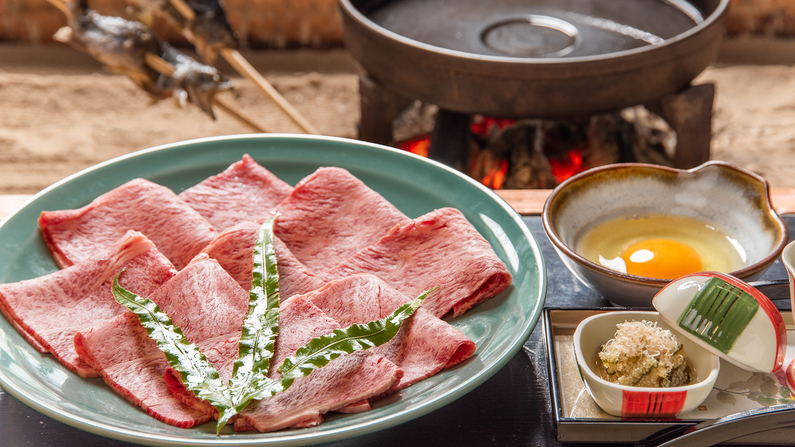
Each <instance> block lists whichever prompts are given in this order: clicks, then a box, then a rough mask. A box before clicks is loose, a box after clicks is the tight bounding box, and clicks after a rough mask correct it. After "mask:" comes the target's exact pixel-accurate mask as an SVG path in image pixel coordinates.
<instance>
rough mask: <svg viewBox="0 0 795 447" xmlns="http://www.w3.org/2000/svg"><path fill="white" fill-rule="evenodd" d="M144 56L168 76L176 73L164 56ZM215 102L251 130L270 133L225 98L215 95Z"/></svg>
mask: <svg viewBox="0 0 795 447" xmlns="http://www.w3.org/2000/svg"><path fill="white" fill-rule="evenodd" d="M144 58H145V60H146V65H148V66H150V67H152V69H153V70H155V71H156V72H158V73H160V74H162V75H164V76H168V77H171V76H173V75H174V71H175V70H176V69H175V68H174V66H173V65H171V64H170V63H169V62H168V61H166V60H165V59H163V58H162V57H160V56H158V55H156V54H153V53H146V54H145V55H144ZM213 103H214V104H215V105H216V106H218V108H219V109H221V110H223V111H224V112H226V113H227V114H228V115H229V116H231V117H232V118H234V119H235V120H237V121H238V122H239V123H241V124H243V125H244V126H247V127H248V128H250V129H251V130H253V131H255V132H261V133H268V131H267V130H265V128H263V127H262V126H260V125H259V124H257V123H255V122H254V121H252V120H251V119H250V118H248V117H247V116H245V115H244V114H243V113H241V112H240V111H239V110H237V109H235V107H234V106H233V105H232V104H230V103H228V102H226V101H225V100H224V99H222V98H219V97H217V96H215V97H213Z"/></svg>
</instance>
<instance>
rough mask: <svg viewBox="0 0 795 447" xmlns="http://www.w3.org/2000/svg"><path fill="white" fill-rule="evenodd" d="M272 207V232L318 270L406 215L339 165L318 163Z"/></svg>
mask: <svg viewBox="0 0 795 447" xmlns="http://www.w3.org/2000/svg"><path fill="white" fill-rule="evenodd" d="M274 212H277V213H279V218H278V219H277V220H276V226H275V229H274V233H275V235H276V236H277V237H278V238H279V239H281V240H282V241H283V242H284V243H285V244H286V245H287V247H288V248H289V249H290V251H291V252H292V253H293V255H295V257H296V259H298V260H299V261H300V262H302V263H303V264H304V265H306V266H307V267H309V268H310V269H311V270H312V271H314V272H316V273H318V274H323V272H325V271H327V270H328V269H330V268H332V267H334V266H335V265H337V264H338V263H340V262H342V261H343V260H345V259H347V258H348V257H350V256H351V255H353V254H354V253H356V252H357V251H359V250H361V249H363V248H365V247H367V246H368V245H370V244H373V243H375V242H377V241H378V240H379V239H381V237H383V236H384V235H385V234H386V233H387V232H388V231H389V230H390V229H392V227H394V226H395V225H399V224H405V223H407V222H409V220H410V219H409V218H408V217H407V216H406V215H405V214H403V213H401V212H400V210H398V209H397V208H396V207H395V206H394V205H392V204H391V203H389V202H388V201H387V200H386V199H385V198H384V197H382V196H381V195H380V194H378V193H377V192H375V191H373V190H372V189H370V188H369V187H368V186H367V185H365V184H364V183H363V182H362V181H361V180H359V179H357V178H356V177H354V176H353V175H351V173H350V172H348V171H346V170H345V169H342V168H320V169H318V170H317V171H315V173H313V174H312V175H310V176H308V177H306V178H304V179H303V180H301V181H300V182H298V184H297V185H296V186H295V189H294V190H293V192H292V193H291V194H290V196H289V197H287V198H286V199H285V200H284V201H283V202H282V203H280V204H279V205H278V206H277V207H276V208H275V209H274Z"/></svg>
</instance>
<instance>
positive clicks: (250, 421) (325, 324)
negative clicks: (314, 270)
mask: <svg viewBox="0 0 795 447" xmlns="http://www.w3.org/2000/svg"><path fill="white" fill-rule="evenodd" d="M339 327H340V324H339V323H337V322H336V321H334V320H333V319H331V318H329V317H328V316H327V315H326V314H324V313H323V312H322V311H321V310H320V309H318V308H317V307H316V306H315V305H313V304H312V303H311V302H310V301H309V300H307V299H306V298H305V297H303V296H295V297H293V298H290V299H288V300H286V301H284V302H282V305H281V307H280V310H279V336H278V338H277V340H276V351H275V352H274V357H273V359H271V365H273V366H272V368H271V371H270V373H271V374H270V376H271V377H276V376H277V375H278V374H279V373H278V371H277V369H278V367H279V366H280V365H281V364H282V363H283V362H284V359H286V358H287V357H289V356H291V355H293V354H294V353H295V351H296V350H298V348H300V347H301V346H303V345H305V344H306V343H307V342H308V341H309V340H311V339H312V338H315V337H319V336H321V335H325V334H328V333H330V332H331V331H333V330H334V329H336V328H339ZM402 375H403V372H402V371H401V370H400V368H398V367H397V366H396V365H395V364H394V363H392V362H390V361H389V360H387V359H385V358H383V357H382V356H380V355H377V354H373V353H371V352H370V351H359V352H354V353H353V354H348V355H342V356H340V357H337V358H336V359H334V360H332V361H331V362H329V364H328V365H326V366H324V367H322V368H320V369H316V370H314V371H312V372H311V373H310V374H309V375H308V376H306V377H301V378H298V379H295V381H294V382H293V384H292V385H291V386H290V388H288V389H287V390H285V391H283V392H281V393H277V394H276V395H275V396H273V397H271V398H268V399H263V400H261V401H257V402H252V403H250V404H249V405H248V407H246V409H244V410H243V411H242V412H241V413H240V414H239V416H238V419H237V421H236V422H235V428H236V429H237V430H244V429H248V428H250V427H254V428H256V429H257V430H259V431H262V432H269V431H274V430H279V429H282V428H286V427H309V426H314V425H317V424H320V423H321V422H323V414H325V413H327V412H329V411H333V410H336V409H340V408H344V407H347V406H348V405H350V404H353V403H356V402H360V401H362V400H365V399H368V398H371V397H374V396H378V395H380V394H382V393H383V392H385V391H386V390H388V389H389V388H390V387H391V386H392V385H393V384H394V383H395V381H397V380H399V379H400V377H401V376H402Z"/></svg>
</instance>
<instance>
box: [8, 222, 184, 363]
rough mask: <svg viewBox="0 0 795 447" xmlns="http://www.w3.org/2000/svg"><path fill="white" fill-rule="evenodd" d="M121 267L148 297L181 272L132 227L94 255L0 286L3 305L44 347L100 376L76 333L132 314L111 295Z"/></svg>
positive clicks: (127, 281) (128, 282)
mask: <svg viewBox="0 0 795 447" xmlns="http://www.w3.org/2000/svg"><path fill="white" fill-rule="evenodd" d="M121 269H124V275H123V278H121V279H120V284H121V285H122V286H123V287H125V288H127V289H128V290H131V291H133V292H135V293H138V294H142V295H148V294H149V293H151V292H153V291H154V290H155V289H157V288H158V287H160V286H161V285H162V284H163V283H165V282H166V281H167V280H168V279H169V278H171V277H172V276H174V275H175V274H176V270H175V269H174V266H173V265H171V263H170V262H169V261H168V260H167V259H166V258H165V257H164V256H163V255H162V254H160V253H159V252H158V251H157V250H156V249H155V246H154V244H153V243H152V242H151V241H149V240H148V239H146V238H145V237H144V236H143V235H142V234H140V233H137V232H132V231H131V232H129V233H127V234H126V235H124V236H123V237H122V238H121V239H120V240H119V241H117V242H116V244H115V246H113V247H112V248H111V249H110V250H108V251H103V252H102V253H101V254H99V253H98V254H97V256H96V257H95V258H94V259H91V260H84V261H81V262H79V263H77V264H74V265H72V266H71V267H68V268H65V269H63V270H59V271H57V272H54V273H51V274H49V275H46V276H42V277H39V278H35V279H30V280H25V281H21V282H18V283H12V284H2V285H0V309H2V311H3V313H4V314H5V315H6V317H7V318H8V319H9V321H11V322H12V323H13V324H14V325H15V326H16V327H17V329H19V330H20V332H21V333H22V335H24V336H25V337H26V338H28V340H30V341H31V343H33V345H34V346H36V347H37V348H39V350H40V351H42V352H50V353H52V354H53V355H55V357H56V358H58V360H60V361H61V363H63V364H64V365H65V366H66V367H67V368H69V369H71V370H72V371H74V372H76V373H78V374H80V375H81V376H83V377H96V375H97V373H96V371H95V370H94V369H93V368H92V367H91V366H89V365H88V364H86V363H85V362H84V361H82V360H81V359H79V358H78V356H77V353H76V352H75V348H74V342H73V339H74V335H75V333H76V332H78V331H80V330H83V329H87V328H89V327H91V326H94V325H96V324H100V323H101V322H102V321H104V320H107V319H111V318H113V317H115V316H117V315H119V314H122V313H124V312H126V310H127V309H126V308H125V307H123V306H122V305H120V304H118V303H117V302H116V300H115V299H114V297H113V294H112V293H111V284H112V282H113V278H114V276H115V275H116V274H117V273H118V272H119V271H121Z"/></svg>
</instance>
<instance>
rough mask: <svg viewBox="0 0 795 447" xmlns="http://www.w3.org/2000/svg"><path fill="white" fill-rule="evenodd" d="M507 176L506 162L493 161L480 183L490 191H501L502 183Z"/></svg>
mask: <svg viewBox="0 0 795 447" xmlns="http://www.w3.org/2000/svg"><path fill="white" fill-rule="evenodd" d="M507 174H508V161H507V160H504V159H503V160H494V162H493V163H492V164H491V166H489V169H488V172H487V173H486V175H485V176H484V177H483V179H482V180H481V182H482V183H483V184H484V185H485V186H488V187H489V188H491V189H502V183H503V182H504V181H505V176H506V175H507Z"/></svg>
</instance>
